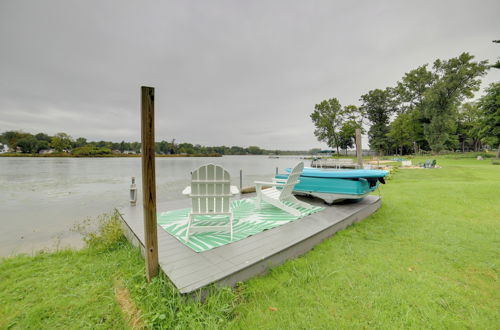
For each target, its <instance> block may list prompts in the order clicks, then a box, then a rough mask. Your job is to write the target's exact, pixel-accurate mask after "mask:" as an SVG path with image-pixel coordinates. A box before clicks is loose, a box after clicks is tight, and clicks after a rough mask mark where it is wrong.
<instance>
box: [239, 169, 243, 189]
mask: <svg viewBox="0 0 500 330" xmlns="http://www.w3.org/2000/svg"><path fill="white" fill-rule="evenodd" d="M241 189H243V170H240V193H241Z"/></svg>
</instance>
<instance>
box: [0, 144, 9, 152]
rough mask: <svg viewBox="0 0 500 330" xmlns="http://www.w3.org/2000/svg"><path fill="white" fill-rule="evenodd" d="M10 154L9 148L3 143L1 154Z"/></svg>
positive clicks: (0, 149) (0, 147) (0, 145)
mask: <svg viewBox="0 0 500 330" xmlns="http://www.w3.org/2000/svg"><path fill="white" fill-rule="evenodd" d="M6 152H9V146H8V145H6V144H3V143H0V154H4V153H6Z"/></svg>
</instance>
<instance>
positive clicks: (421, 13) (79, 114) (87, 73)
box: [0, 0, 500, 150]
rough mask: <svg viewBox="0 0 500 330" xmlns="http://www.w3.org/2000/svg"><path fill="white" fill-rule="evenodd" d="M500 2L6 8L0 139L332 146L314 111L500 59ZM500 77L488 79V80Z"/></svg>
mask: <svg viewBox="0 0 500 330" xmlns="http://www.w3.org/2000/svg"><path fill="white" fill-rule="evenodd" d="M499 13H500V1H498V0H496V1H422V0H420V1H401V0H397V1H342V2H341V1H234V0H231V1H186V0H183V1H123V0H120V1H109V0H107V1H102V0H97V1H88V0H86V1H68V0H60V1H47V0H44V1H40V0H32V1H23V0H11V1H10V0H0V132H3V131H5V130H11V129H14V130H23V131H26V132H31V133H37V132H47V133H49V134H54V133H57V132H67V133H68V134H70V135H71V136H73V137H74V138H76V137H79V136H84V137H87V138H88V139H89V140H112V141H121V140H137V141H138V140H139V139H140V125H139V124H140V120H139V119H140V113H139V111H140V109H139V101H140V99H139V97H140V86H141V85H148V86H153V87H155V88H156V90H155V92H156V104H155V106H156V140H157V141H160V140H162V139H167V140H170V139H172V138H175V139H176V140H177V141H179V142H192V143H200V144H202V145H228V146H231V145H240V146H249V145H258V146H260V147H263V148H268V149H275V148H279V149H293V150H297V149H304V150H305V149H310V148H313V147H325V144H323V143H319V142H317V141H316V138H315V137H314V135H313V130H314V127H313V125H312V123H311V120H310V118H309V114H310V113H311V112H312V111H313V109H314V105H315V104H316V103H319V102H320V101H321V100H324V99H327V98H331V97H337V98H338V99H339V100H340V102H341V104H343V105H346V104H356V105H359V97H360V95H362V94H364V93H366V92H368V91H369V90H371V89H375V88H385V87H387V86H393V85H394V84H395V82H396V81H397V80H399V79H400V78H401V77H402V76H403V74H404V73H405V72H407V71H409V70H411V69H414V68H416V67H417V66H419V65H422V64H424V63H430V62H432V61H433V60H434V59H436V58H442V59H447V58H450V57H455V56H457V55H459V54H460V53H461V52H464V51H467V52H469V53H471V54H472V55H474V56H476V59H478V60H483V59H488V60H489V61H490V62H492V61H494V60H496V59H497V58H498V57H500V45H499V44H493V43H492V42H491V41H492V40H494V39H500V19H499ZM499 80H500V70H496V72H494V71H490V73H489V74H488V75H487V76H486V78H485V79H484V83H483V86H484V85H486V84H487V83H490V82H493V81H499Z"/></svg>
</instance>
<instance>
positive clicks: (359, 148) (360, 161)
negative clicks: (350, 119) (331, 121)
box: [356, 128, 363, 168]
mask: <svg viewBox="0 0 500 330" xmlns="http://www.w3.org/2000/svg"><path fill="white" fill-rule="evenodd" d="M356 156H357V157H358V167H359V168H363V147H362V145H361V128H356Z"/></svg>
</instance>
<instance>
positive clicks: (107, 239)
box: [72, 210, 125, 250]
mask: <svg viewBox="0 0 500 330" xmlns="http://www.w3.org/2000/svg"><path fill="white" fill-rule="evenodd" d="M119 217H120V214H119V213H118V211H116V210H115V212H114V213H112V214H103V215H100V216H98V217H97V219H96V220H93V219H91V218H88V219H85V220H84V221H83V222H82V223H79V224H77V225H75V226H74V227H73V229H72V230H73V231H75V232H77V233H79V234H81V235H82V236H83V241H84V242H85V244H86V245H87V247H88V248H90V249H96V250H108V249H112V248H114V247H116V246H118V245H120V244H121V243H123V242H125V236H124V235H123V229H122V226H121V221H120V218H119Z"/></svg>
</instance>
